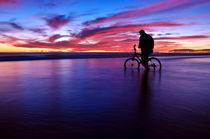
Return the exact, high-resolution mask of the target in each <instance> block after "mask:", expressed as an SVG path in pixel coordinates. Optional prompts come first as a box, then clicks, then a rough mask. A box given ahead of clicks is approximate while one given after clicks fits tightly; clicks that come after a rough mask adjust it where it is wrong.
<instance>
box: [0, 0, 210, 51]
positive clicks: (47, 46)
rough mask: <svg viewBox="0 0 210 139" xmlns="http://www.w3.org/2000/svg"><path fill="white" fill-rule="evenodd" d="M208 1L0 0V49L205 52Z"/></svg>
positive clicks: (209, 40)
mask: <svg viewBox="0 0 210 139" xmlns="http://www.w3.org/2000/svg"><path fill="white" fill-rule="evenodd" d="M209 7H210V0H0V52H131V51H132V47H133V45H134V44H137V45H138V43H139V42H138V41H139V33H138V32H139V30H141V29H144V30H145V32H146V33H148V34H150V35H151V36H152V37H153V38H154V40H155V48H154V52H179V51H185V52H194V51H199V52H210V9H209Z"/></svg>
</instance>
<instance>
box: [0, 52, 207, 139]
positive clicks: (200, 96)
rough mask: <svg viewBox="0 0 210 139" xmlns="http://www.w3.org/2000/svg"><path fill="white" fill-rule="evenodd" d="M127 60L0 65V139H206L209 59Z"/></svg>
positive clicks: (60, 61)
mask: <svg viewBox="0 0 210 139" xmlns="http://www.w3.org/2000/svg"><path fill="white" fill-rule="evenodd" d="M126 56H127V55H124V56H123V57H121V58H91V57H90V58H88V59H57V60H33V61H30V60H29V61H4V62H0V137H1V138H161V139H162V138H210V132H209V131H210V91H209V90H210V85H209V83H210V70H209V69H210V64H209V62H210V56H209V55H198V56H196V55H192V56H160V57H158V58H159V59H160V60H161V62H162V66H163V67H162V71H161V72H158V71H152V70H149V71H145V70H144V68H143V67H141V68H140V70H139V71H138V70H136V69H129V70H126V71H124V67H123V63H124V61H125V59H126V58H127V57H126ZM116 57H117V56H116Z"/></svg>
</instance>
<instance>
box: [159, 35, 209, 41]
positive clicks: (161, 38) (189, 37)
mask: <svg viewBox="0 0 210 139" xmlns="http://www.w3.org/2000/svg"><path fill="white" fill-rule="evenodd" d="M207 38H210V36H206V35H194V36H178V37H158V38H155V40H192V39H193V40H194V39H207Z"/></svg>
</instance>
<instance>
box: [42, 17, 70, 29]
mask: <svg viewBox="0 0 210 139" xmlns="http://www.w3.org/2000/svg"><path fill="white" fill-rule="evenodd" d="M43 19H44V20H45V21H46V22H47V25H48V26H50V27H51V28H53V29H58V28H60V27H62V26H64V25H66V24H68V23H69V22H71V21H72V18H71V17H70V16H65V15H54V16H52V17H45V18H43Z"/></svg>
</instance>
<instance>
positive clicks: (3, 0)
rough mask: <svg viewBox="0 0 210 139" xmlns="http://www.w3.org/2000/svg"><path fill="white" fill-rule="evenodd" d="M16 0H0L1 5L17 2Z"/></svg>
mask: <svg viewBox="0 0 210 139" xmlns="http://www.w3.org/2000/svg"><path fill="white" fill-rule="evenodd" d="M16 3H17V1H16V0H0V6H5V5H11V4H16Z"/></svg>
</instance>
